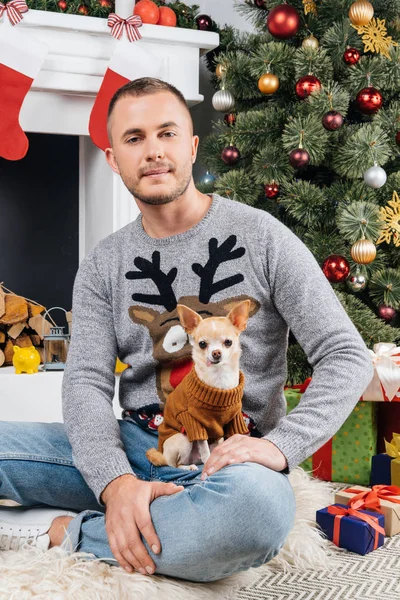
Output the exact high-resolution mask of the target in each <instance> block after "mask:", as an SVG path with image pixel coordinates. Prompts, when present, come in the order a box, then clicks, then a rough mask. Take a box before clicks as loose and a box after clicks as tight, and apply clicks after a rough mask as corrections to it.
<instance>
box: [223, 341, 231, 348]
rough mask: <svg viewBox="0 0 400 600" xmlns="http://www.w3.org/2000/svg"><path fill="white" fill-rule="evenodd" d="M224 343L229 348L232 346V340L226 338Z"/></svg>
mask: <svg viewBox="0 0 400 600" xmlns="http://www.w3.org/2000/svg"><path fill="white" fill-rule="evenodd" d="M224 344H225V346H226V347H227V348H229V347H230V346H232V340H225V341H224Z"/></svg>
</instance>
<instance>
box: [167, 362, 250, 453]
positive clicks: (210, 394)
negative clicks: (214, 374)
mask: <svg viewBox="0 0 400 600" xmlns="http://www.w3.org/2000/svg"><path fill="white" fill-rule="evenodd" d="M243 388H244V375H243V372H242V371H239V385H238V386H237V387H235V388H232V389H230V390H221V389H219V388H214V387H212V386H209V385H207V384H205V383H203V382H202V381H201V380H200V379H199V377H198V375H197V373H196V370H195V368H194V365H193V366H192V369H191V370H190V371H189V373H188V374H187V375H186V376H185V377H184V378H183V379H182V381H181V382H180V383H179V385H177V386H176V388H175V389H174V390H173V391H172V392H171V393H170V394H168V397H167V401H166V404H165V407H164V419H163V422H162V423H161V424H160V426H159V427H158V450H159V452H162V451H163V447H164V442H165V440H167V439H168V438H169V437H171V436H172V435H175V434H176V433H182V427H183V428H184V429H185V432H186V434H187V436H188V439H189V441H190V442H193V441H195V440H208V439H209V438H210V439H219V438H221V437H226V438H227V437H231V436H232V435H234V434H235V433H241V434H246V433H249V430H248V429H247V426H246V423H245V421H244V418H243V414H242V397H243Z"/></svg>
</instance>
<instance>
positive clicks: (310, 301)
mask: <svg viewBox="0 0 400 600" xmlns="http://www.w3.org/2000/svg"><path fill="white" fill-rule="evenodd" d="M260 244H262V247H263V248H265V249H266V261H265V271H266V272H265V275H266V281H267V284H268V285H269V286H270V290H271V297H272V300H273V302H274V304H275V306H276V309H277V311H278V312H279V313H280V315H281V316H282V318H283V319H284V320H285V321H286V323H287V324H288V326H289V328H290V329H291V331H292V332H293V334H294V335H295V337H296V339H297V341H298V342H299V344H300V346H301V347H302V348H303V350H304V352H305V353H306V355H307V358H308V361H309V363H310V365H311V366H312V368H313V376H312V382H311V383H310V385H309V386H308V388H307V390H306V392H305V393H304V394H303V396H302V399H301V401H300V403H299V404H298V406H297V407H296V408H295V409H294V410H292V411H291V412H290V413H289V414H288V415H287V416H285V417H283V418H282V419H281V420H280V421H279V423H278V425H277V427H276V428H275V429H274V430H272V431H270V432H269V433H268V434H267V435H265V436H264V439H267V440H269V441H271V442H272V443H273V444H274V445H275V446H276V447H277V448H278V449H279V450H280V451H281V452H282V453H283V455H284V456H285V457H286V460H287V463H288V470H289V471H290V470H291V469H292V468H294V467H295V466H297V465H298V464H300V463H301V462H302V461H303V460H305V459H306V458H308V457H309V456H311V455H312V454H313V453H314V452H315V451H316V450H318V449H319V448H320V447H321V446H322V445H323V444H324V443H325V442H327V441H328V440H329V439H330V438H331V437H332V436H333V435H334V434H335V433H336V432H337V431H338V429H340V427H341V425H342V424H343V423H344V421H345V420H346V419H347V417H348V416H349V414H350V413H351V411H352V410H353V408H354V407H355V405H356V403H357V401H358V400H359V398H360V396H361V395H362V393H363V392H364V390H365V389H366V387H367V386H368V384H369V382H370V381H371V379H372V376H373V366H372V361H371V358H370V355H369V353H368V350H367V347H366V345H365V343H364V341H363V339H362V338H361V336H360V334H359V333H358V331H357V329H356V328H355V326H354V324H353V323H352V321H351V320H350V318H349V316H348V315H347V313H346V311H345V310H344V308H343V307H342V305H341V303H340V301H339V299H338V297H337V296H336V294H335V292H334V290H333V288H332V286H331V284H330V283H329V281H328V280H327V279H326V277H325V275H324V274H323V272H322V270H321V268H320V266H319V265H318V263H317V261H316V260H315V258H314V256H313V254H312V253H311V252H310V250H309V249H308V248H307V247H306V246H305V244H303V242H302V241H301V240H300V239H299V238H298V237H297V236H295V234H294V233H293V232H292V231H290V229H289V228H287V227H286V226H285V225H283V224H282V223H281V222H280V221H278V220H277V219H275V218H274V217H271V219H268V221H267V220H264V219H262V223H261V225H260Z"/></svg>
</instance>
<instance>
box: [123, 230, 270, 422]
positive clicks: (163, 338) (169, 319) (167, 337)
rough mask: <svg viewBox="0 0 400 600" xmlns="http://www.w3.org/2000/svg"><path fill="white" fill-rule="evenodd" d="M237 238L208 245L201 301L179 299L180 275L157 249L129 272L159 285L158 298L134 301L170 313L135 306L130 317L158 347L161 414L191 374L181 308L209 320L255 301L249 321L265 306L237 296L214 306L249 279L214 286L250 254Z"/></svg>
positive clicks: (200, 269) (201, 269)
mask: <svg viewBox="0 0 400 600" xmlns="http://www.w3.org/2000/svg"><path fill="white" fill-rule="evenodd" d="M236 243H237V238H236V235H230V236H229V237H228V238H227V239H226V240H225V241H224V242H222V243H221V244H220V245H218V240H217V239H216V238H211V239H210V240H209V242H208V248H209V258H208V260H207V262H206V264H205V265H200V264H199V263H193V264H192V270H193V271H194V273H195V274H196V275H198V277H199V281H200V290H199V295H198V296H181V297H180V298H179V299H178V300H177V298H176V296H175V292H174V290H173V287H172V284H173V282H174V281H175V278H176V276H177V273H178V269H177V268H176V267H173V268H172V269H171V270H170V271H169V273H164V272H163V271H162V269H161V257H160V252H159V251H158V250H155V251H154V252H153V253H152V257H151V260H148V259H147V258H145V257H142V256H137V257H136V258H135V259H134V264H135V266H136V267H137V268H138V269H139V270H138V271H128V272H127V273H126V274H125V277H126V278H127V279H132V280H138V279H150V280H151V281H153V282H154V284H155V286H156V288H157V290H158V294H141V293H134V294H132V300H134V301H136V302H141V303H145V304H146V303H147V304H152V305H159V306H162V307H163V308H164V310H163V311H162V312H158V311H157V310H154V309H153V308H151V307H146V306H143V305H142V304H134V305H133V306H131V307H129V316H130V318H131V319H132V321H133V322H134V323H137V324H139V325H143V326H144V327H147V329H148V331H149V334H150V336H151V339H152V342H153V357H154V359H155V360H156V361H157V365H156V367H155V368H156V386H157V395H158V397H159V400H160V410H162V411H163V410H164V407H165V401H166V398H167V396H168V395H169V394H170V393H171V392H172V391H173V390H174V389H175V388H176V386H177V385H178V384H179V383H180V382H181V381H182V379H183V378H184V376H185V375H186V374H187V373H188V372H189V371H190V370H191V367H192V364H193V362H192V358H191V346H190V344H189V341H188V336H187V334H186V332H185V331H184V329H183V328H182V326H181V324H180V321H179V316H178V313H177V310H176V306H177V304H185V305H186V306H188V307H189V308H191V309H193V310H194V311H196V312H197V313H199V314H201V315H204V316H205V317H211V316H226V314H227V313H228V312H229V311H230V310H231V309H232V308H233V307H234V306H235V305H236V304H237V303H238V302H240V301H241V300H246V299H247V298H248V299H249V300H250V301H251V306H250V311H249V318H251V317H252V316H253V315H254V314H255V313H256V312H257V311H258V310H259V308H260V303H259V302H258V301H257V300H255V299H254V298H250V297H249V296H247V295H244V294H242V295H240V296H231V297H229V298H226V299H224V300H221V301H219V302H211V298H212V296H213V295H214V294H216V293H217V292H220V291H221V290H224V289H228V288H231V287H233V286H235V285H236V284H237V283H240V282H242V281H243V280H244V276H243V274H242V273H237V274H235V275H232V276H230V277H226V278H224V279H221V280H219V281H214V278H215V274H216V271H217V269H218V267H219V266H221V265H223V264H224V263H226V262H227V261H231V260H237V259H239V258H240V257H241V256H243V255H244V254H245V252H246V249H245V248H243V247H238V248H235V245H236Z"/></svg>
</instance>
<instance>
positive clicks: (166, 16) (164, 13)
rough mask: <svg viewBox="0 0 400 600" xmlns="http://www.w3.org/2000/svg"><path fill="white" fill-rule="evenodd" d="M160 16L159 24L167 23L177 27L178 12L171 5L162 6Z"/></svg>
mask: <svg viewBox="0 0 400 600" xmlns="http://www.w3.org/2000/svg"><path fill="white" fill-rule="evenodd" d="M159 11H160V18H159V19H158V23H157V25H165V26H166V27H176V14H175V12H174V11H173V10H172V8H170V7H169V6H160V7H159Z"/></svg>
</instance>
